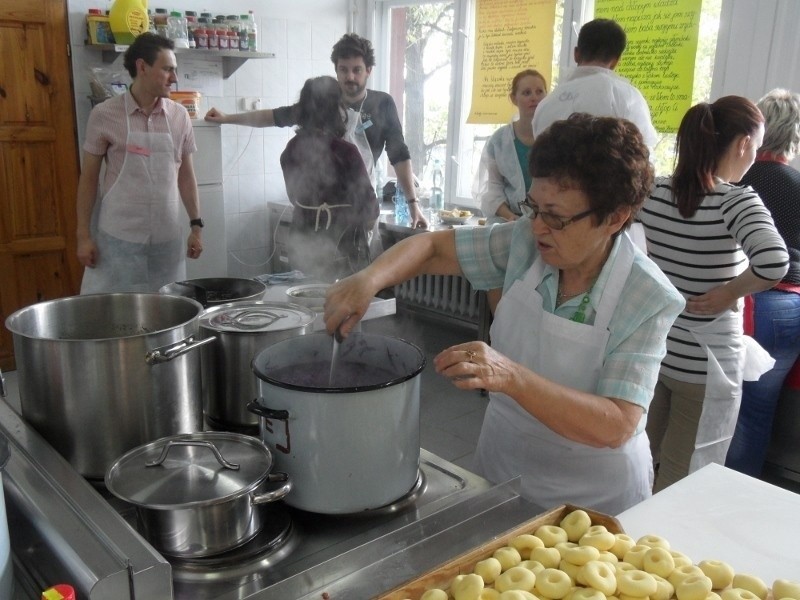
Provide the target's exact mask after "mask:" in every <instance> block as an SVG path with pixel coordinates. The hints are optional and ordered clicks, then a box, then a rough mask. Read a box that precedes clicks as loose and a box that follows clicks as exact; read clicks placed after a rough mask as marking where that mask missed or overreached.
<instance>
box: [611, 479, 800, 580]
mask: <svg viewBox="0 0 800 600" xmlns="http://www.w3.org/2000/svg"><path fill="white" fill-rule="evenodd" d="M618 518H619V521H620V522H621V523H622V526H623V528H624V529H625V532H626V533H627V534H628V535H630V536H631V537H632V538H634V539H638V538H639V537H641V536H643V535H647V534H654V535H659V536H661V537H664V538H666V539H667V540H668V541H669V542H670V544H671V546H672V549H673V550H677V551H679V552H683V553H684V554H686V555H688V556H689V557H690V558H691V559H692V561H693V562H694V563H698V562H700V561H701V560H711V559H714V560H722V561H725V562H727V563H729V564H730V565H731V566H732V567H733V568H734V570H735V571H736V572H737V573H749V574H751V575H756V576H758V577H760V578H761V579H763V580H764V582H765V583H766V584H767V585H768V586H770V587H772V583H773V582H774V581H775V580H776V579H781V578H782V579H792V580H797V579H798V577H800V553H798V549H797V548H798V536H800V495H798V494H795V493H793V492H790V491H787V490H784V489H781V488H779V487H776V486H773V485H770V484H768V483H765V482H763V481H760V480H758V479H754V478H753V477H748V476H747V475H742V474H741V473H738V472H736V471H733V470H731V469H727V468H725V467H723V466H720V465H716V464H711V465H707V466H706V467H703V468H702V469H700V470H698V471H696V472H694V473H692V474H691V475H689V476H688V477H686V478H684V479H682V480H681V481H679V482H677V483H675V484H673V485H672V486H670V487H668V488H667V489H665V490H663V491H661V492H659V493H658V494H655V495H654V496H653V497H652V498H650V499H648V500H645V501H644V502H642V503H640V504H637V505H636V506H634V507H632V508H630V509H628V510H626V511H625V512H623V513H621V514H619V515H618Z"/></svg>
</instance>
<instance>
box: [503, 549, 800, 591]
mask: <svg viewBox="0 0 800 600" xmlns="http://www.w3.org/2000/svg"><path fill="white" fill-rule="evenodd" d="M517 566H518V567H525V568H526V569H530V570H531V571H533V573H534V575H538V574H539V573H541V572H542V571H544V570H545V566H544V565H543V564H542V563H540V562H539V561H538V560H530V559H528V560H523V561H522V562H521V563H519V564H518V565H517ZM798 600H800V599H798Z"/></svg>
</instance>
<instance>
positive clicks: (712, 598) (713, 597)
mask: <svg viewBox="0 0 800 600" xmlns="http://www.w3.org/2000/svg"><path fill="white" fill-rule="evenodd" d="M706 600H722V598H720V596H719V594H718V593H717V592H709V593H708V596H706Z"/></svg>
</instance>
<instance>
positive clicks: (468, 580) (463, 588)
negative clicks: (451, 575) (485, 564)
mask: <svg viewBox="0 0 800 600" xmlns="http://www.w3.org/2000/svg"><path fill="white" fill-rule="evenodd" d="M482 589H483V579H481V576H480V575H475V573H470V574H469V575H456V577H455V579H453V583H451V584H450V593H451V594H452V595H453V598H455V600H478V595H479V594H480V593H481V590H482Z"/></svg>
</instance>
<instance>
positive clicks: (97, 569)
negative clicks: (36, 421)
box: [0, 402, 538, 600]
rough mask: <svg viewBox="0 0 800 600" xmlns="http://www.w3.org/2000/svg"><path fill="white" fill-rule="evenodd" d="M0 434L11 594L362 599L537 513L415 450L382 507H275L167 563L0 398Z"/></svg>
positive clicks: (504, 488)
mask: <svg viewBox="0 0 800 600" xmlns="http://www.w3.org/2000/svg"><path fill="white" fill-rule="evenodd" d="M0 430H3V431H4V433H5V435H6V437H7V438H8V439H9V443H10V447H11V451H12V457H11V460H10V461H9V464H8V465H7V466H6V470H5V472H4V473H3V482H4V484H5V491H6V502H7V510H8V514H9V528H10V530H11V542H12V548H13V550H14V554H15V559H16V560H15V566H16V569H15V574H16V575H17V580H18V583H19V582H23V583H22V585H23V586H24V587H25V590H24V592H23V593H21V594H20V595H18V597H19V598H28V597H38V595H39V594H40V592H41V590H43V589H45V588H46V587H48V586H49V585H52V584H53V582H66V583H71V584H72V585H73V586H75V587H76V589H77V590H78V593H79V596H80V597H81V598H88V599H89V600H94V599H100V598H114V599H115V600H130V599H133V598H137V599H140V598H146V599H147V600H161V599H164V600H171V599H173V598H174V599H175V600H188V599H190V598H191V599H192V600H207V599H208V600H210V599H220V600H267V599H276V598H280V599H282V600H283V599H292V600H300V599H302V600H306V599H308V600H311V599H312V598H313V599H314V600H319V599H320V598H321V597H322V594H323V593H325V594H328V596H329V597H330V598H331V599H334V600H335V599H341V598H347V599H348V600H350V599H353V598H358V599H362V598H371V597H374V596H376V595H378V594H380V593H382V592H385V591H387V590H389V589H391V588H393V587H396V586H398V585H401V584H402V583H403V582H405V581H408V580H410V579H412V578H414V577H415V576H416V575H418V574H419V573H422V572H425V571H426V570H429V569H431V568H434V567H435V566H436V565H437V564H440V563H441V562H443V561H445V560H447V559H448V558H450V557H453V556H456V555H457V554H459V553H461V552H465V551H467V550H469V549H470V548H472V547H474V546H476V545H478V544H479V543H481V542H483V541H485V540H486V539H490V538H491V537H492V536H494V535H499V534H501V533H503V532H505V531H507V530H509V529H511V528H512V527H514V526H515V525H517V524H518V523H520V522H522V521H524V520H526V519H529V518H531V517H532V516H534V515H535V514H536V512H538V511H536V510H535V508H534V507H533V506H532V505H530V504H529V503H527V502H525V501H524V500H522V499H521V498H520V496H519V493H518V483H517V482H516V481H512V482H508V483H506V484H502V485H492V484H490V483H489V482H488V481H486V480H484V479H482V478H480V477H478V476H477V475H474V474H472V473H470V472H468V471H465V470H464V469H461V468H459V467H457V466H455V465H453V464H451V463H449V462H447V461H445V460H443V459H441V458H439V457H438V456H436V455H434V454H432V453H430V452H427V451H426V450H424V449H423V450H422V451H421V455H420V477H419V478H418V481H417V484H416V485H415V486H414V488H413V489H412V490H410V491H409V494H408V495H407V496H405V497H404V498H402V499H400V500H399V501H397V502H395V503H393V504H392V505H389V506H387V507H383V508H381V509H376V510H374V511H365V512H364V513H359V514H355V515H348V516H342V515H319V514H313V513H308V512H305V511H301V510H298V509H294V508H292V507H289V506H286V505H284V504H283V503H276V504H275V505H274V506H271V507H270V509H272V510H274V511H275V514H274V515H273V517H274V518H273V519H271V520H270V521H269V522H268V524H267V527H266V528H265V530H264V531H263V532H262V533H260V534H259V535H258V536H257V537H256V539H254V540H251V542H249V543H248V544H246V545H244V546H242V547H240V548H238V549H235V550H232V551H231V552H228V553H225V554H224V555H219V556H216V557H211V558H207V559H203V560H201V559H196V560H182V559H173V558H168V557H164V556H162V555H160V554H159V553H158V552H156V551H155V550H154V549H153V548H152V547H151V546H150V545H149V544H147V543H146V542H145V541H144V540H143V539H142V538H141V536H139V535H138V534H137V533H136V531H135V510H134V509H133V508H132V507H131V506H130V505H121V503H119V501H118V502H117V503H115V502H114V501H113V500H112V498H113V497H106V496H110V495H108V494H107V493H106V494H105V495H103V494H100V493H99V492H98V491H97V490H96V489H94V488H93V487H92V486H91V485H90V484H89V483H88V482H87V481H86V480H85V479H83V478H82V477H80V475H79V474H78V473H77V471H75V470H74V469H73V468H72V467H71V466H70V465H69V464H68V463H67V462H66V461H65V460H64V459H63V458H61V456H60V455H58V453H57V452H56V451H55V450H53V449H52V447H51V446H50V445H49V444H47V443H46V442H45V441H44V440H43V439H41V437H40V436H38V434H36V433H35V431H33V429H32V428H30V427H29V426H28V425H27V424H26V423H24V421H23V420H22V419H21V418H20V417H19V416H18V415H17V414H16V413H14V412H13V411H12V410H11V409H10V408H9V407H8V406H7V405H5V404H4V403H2V402H0ZM18 589H19V585H18Z"/></svg>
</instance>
